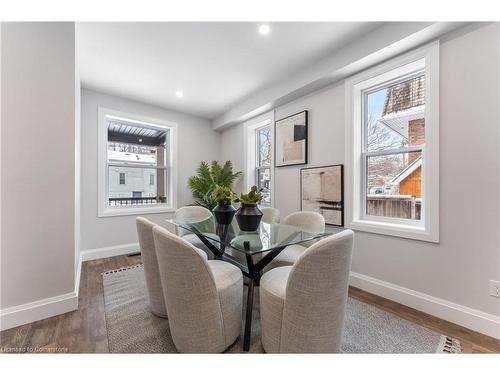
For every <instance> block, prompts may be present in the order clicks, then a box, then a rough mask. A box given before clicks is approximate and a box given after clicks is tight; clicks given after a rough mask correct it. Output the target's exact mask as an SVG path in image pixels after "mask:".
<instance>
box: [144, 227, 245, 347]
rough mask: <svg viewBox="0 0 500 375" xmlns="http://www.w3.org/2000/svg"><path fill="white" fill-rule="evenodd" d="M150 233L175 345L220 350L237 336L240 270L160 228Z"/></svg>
mask: <svg viewBox="0 0 500 375" xmlns="http://www.w3.org/2000/svg"><path fill="white" fill-rule="evenodd" d="M153 235H154V240H155V245H156V254H157V257H158V264H159V269H160V277H161V283H162V286H163V294H164V297H165V303H166V306H167V311H168V323H169V326H170V332H171V334H172V339H173V341H174V344H175V347H176V348H177V350H178V351H180V352H182V353H220V352H223V351H224V350H225V349H226V348H227V347H228V346H229V345H231V344H232V343H233V342H234V341H235V340H236V339H237V338H238V336H239V334H240V328H241V317H242V298H243V275H242V273H241V270H240V269H239V268H238V267H236V266H234V265H232V264H230V263H227V262H224V261H220V260H207V259H206V258H205V257H204V256H203V255H202V254H201V250H199V249H197V248H196V247H194V246H193V245H191V244H190V243H188V242H186V241H184V240H183V239H182V238H180V237H178V236H177V235H175V234H172V233H170V232H169V231H168V230H166V229H164V228H162V227H160V226H155V227H154V228H153Z"/></svg>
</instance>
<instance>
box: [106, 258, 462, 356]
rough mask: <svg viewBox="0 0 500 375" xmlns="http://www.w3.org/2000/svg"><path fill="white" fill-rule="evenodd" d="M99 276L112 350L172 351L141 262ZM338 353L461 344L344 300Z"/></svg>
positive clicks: (256, 348)
mask: <svg viewBox="0 0 500 375" xmlns="http://www.w3.org/2000/svg"><path fill="white" fill-rule="evenodd" d="M102 280H103V286H104V308H105V314H106V326H107V332H108V341H109V351H110V352H111V353H177V350H176V349H175V346H174V343H173V341H172V337H171V335H170V329H169V326H168V320H167V319H162V318H158V317H156V316H154V315H153V314H152V313H151V312H150V310H149V304H148V296H147V291H146V281H145V278H144V268H143V266H142V264H140V265H137V266H133V267H128V268H122V269H118V270H113V271H108V272H105V273H103V274H102ZM244 295H245V296H246V290H245V294H244ZM244 300H246V298H244ZM258 302H259V296H258V288H256V294H255V296H254V311H253V322H252V339H251V347H250V353H264V351H263V349H262V345H261V343H260V319H259V306H258ZM244 309H245V306H244ZM243 311H245V310H243ZM243 316H244V315H243ZM242 330H243V325H242ZM242 338H243V332H242V333H241V336H240V339H238V340H237V341H236V342H235V343H234V344H233V345H232V346H231V347H229V348H228V350H227V351H226V353H244V352H243V339H242ZM342 352H344V353H460V342H459V341H458V340H455V339H451V338H448V337H446V336H443V335H441V334H439V333H436V332H434V331H431V330H429V329H427V328H424V327H422V326H419V325H417V324H414V323H411V322H409V321H406V320H404V319H401V318H399V317H397V316H396V315H394V314H391V313H388V312H385V311H383V310H380V309H378V308H376V307H374V306H371V305H368V304H366V303H363V302H360V301H357V300H355V299H353V298H349V299H348V303H347V312H346V323H345V328H344V333H343V341H342Z"/></svg>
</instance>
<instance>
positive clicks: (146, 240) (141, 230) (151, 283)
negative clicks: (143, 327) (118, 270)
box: [135, 216, 167, 318]
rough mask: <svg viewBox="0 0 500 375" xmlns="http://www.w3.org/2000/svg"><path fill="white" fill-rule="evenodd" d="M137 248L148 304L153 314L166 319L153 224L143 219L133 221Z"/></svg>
mask: <svg viewBox="0 0 500 375" xmlns="http://www.w3.org/2000/svg"><path fill="white" fill-rule="evenodd" d="M135 223H136V226H137V235H138V237H139V246H140V248H141V258H142V263H143V264H144V275H145V277H146V288H147V290H148V296H149V304H150V306H151V311H152V313H153V314H155V315H157V316H159V317H162V318H166V317H167V308H166V306H165V298H164V297H163V288H162V286H161V279H160V270H159V267H158V260H157V258H156V250H155V243H154V238H153V227H154V226H155V225H156V224H155V223H153V222H151V221H149V220H148V219H146V218H143V217H140V216H139V217H137V218H136V219H135Z"/></svg>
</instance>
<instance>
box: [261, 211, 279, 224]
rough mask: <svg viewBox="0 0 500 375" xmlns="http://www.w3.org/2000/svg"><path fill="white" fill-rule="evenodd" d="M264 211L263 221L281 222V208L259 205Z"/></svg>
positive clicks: (270, 222) (269, 222)
mask: <svg viewBox="0 0 500 375" xmlns="http://www.w3.org/2000/svg"><path fill="white" fill-rule="evenodd" d="M259 208H260V210H261V211H262V214H263V215H262V221H263V222H264V223H268V224H278V223H279V222H280V210H278V209H277V208H274V207H259Z"/></svg>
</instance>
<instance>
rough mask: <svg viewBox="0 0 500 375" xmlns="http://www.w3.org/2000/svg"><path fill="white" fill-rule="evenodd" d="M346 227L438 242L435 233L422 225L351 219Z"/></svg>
mask: <svg viewBox="0 0 500 375" xmlns="http://www.w3.org/2000/svg"><path fill="white" fill-rule="evenodd" d="M348 228H350V229H353V230H358V231H362V232H369V233H375V234H383V235H386V236H392V237H400V238H407V239H411V240H418V241H426V242H434V243H439V236H438V235H437V233H430V232H429V231H428V230H426V228H425V227H424V226H416V225H406V224H400V223H388V222H381V221H375V220H361V219H358V220H353V221H352V222H351V223H350V224H349V225H348Z"/></svg>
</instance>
